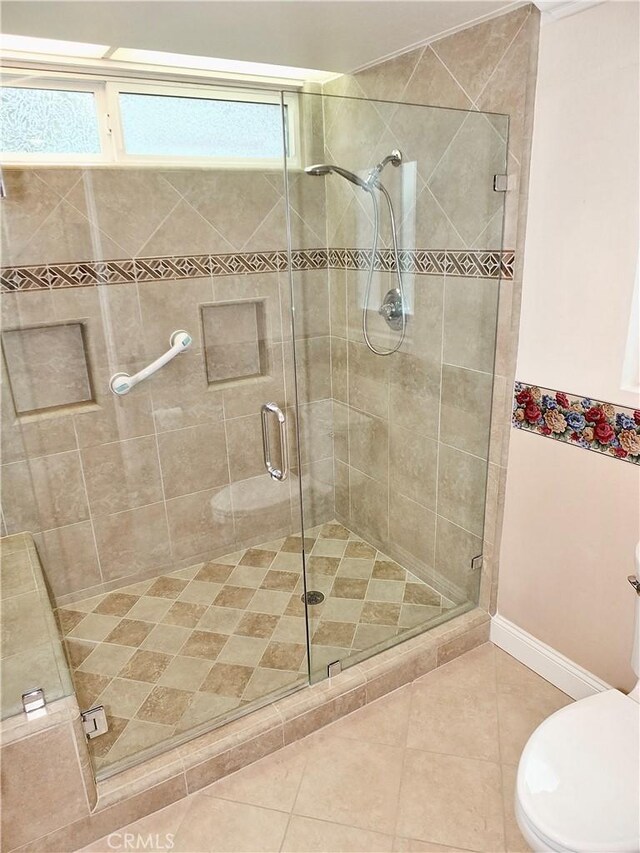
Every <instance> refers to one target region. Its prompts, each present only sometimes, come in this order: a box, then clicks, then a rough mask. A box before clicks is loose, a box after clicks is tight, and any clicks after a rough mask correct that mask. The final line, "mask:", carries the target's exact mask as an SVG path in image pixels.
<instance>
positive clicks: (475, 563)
mask: <svg viewBox="0 0 640 853" xmlns="http://www.w3.org/2000/svg"><path fill="white" fill-rule="evenodd" d="M483 561H484V557H483V555H482V554H478V556H477V557H472V558H471V568H472V569H474V570H475V569H481V568H482V563H483Z"/></svg>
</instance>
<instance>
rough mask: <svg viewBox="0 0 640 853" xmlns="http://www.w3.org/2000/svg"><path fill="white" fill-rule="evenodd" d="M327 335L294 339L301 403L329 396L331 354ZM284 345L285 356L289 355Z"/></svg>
mask: <svg viewBox="0 0 640 853" xmlns="http://www.w3.org/2000/svg"><path fill="white" fill-rule="evenodd" d="M330 351H331V350H330V342H329V337H328V336H327V337H317V338H306V339H298V340H297V341H296V374H297V379H298V399H299V401H300V402H301V403H309V402H311V401H313V400H325V399H328V398H329V397H331V356H330ZM288 352H289V350H288V348H286V347H285V354H286V355H285V357H289V356H288V355H287V354H288Z"/></svg>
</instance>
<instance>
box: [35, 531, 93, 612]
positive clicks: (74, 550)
mask: <svg viewBox="0 0 640 853" xmlns="http://www.w3.org/2000/svg"><path fill="white" fill-rule="evenodd" d="M36 542H37V543H38V548H39V549H40V553H41V558H42V564H43V569H44V572H45V576H46V578H47V581H48V583H49V585H50V586H51V590H52V592H53V594H54V596H56V597H57V596H61V595H66V594H67V593H70V592H75V591H77V590H79V589H85V588H89V587H92V586H95V585H96V584H99V583H100V582H101V580H102V575H101V574H100V567H99V564H98V554H97V551H96V545H95V540H94V537H93V529H92V526H91V523H90V522H89V521H82V522H80V523H79V524H71V525H69V526H68V527H57V528H55V529H53V530H46V531H44V532H43V533H41V534H39V535H38V536H36Z"/></svg>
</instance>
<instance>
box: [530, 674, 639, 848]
mask: <svg viewBox="0 0 640 853" xmlns="http://www.w3.org/2000/svg"><path fill="white" fill-rule="evenodd" d="M639 737H640V705H638V703H637V702H634V700H633V699H630V698H629V697H628V696H625V695H624V693H620V692H619V691H618V690H607V691H605V692H604V693H598V694H597V695H595V696H590V697H589V698H588V699H581V700H580V701H579V702H576V703H574V704H573V705H568V706H567V707H566V708H562V709H561V710H560V711H556V713H555V714H552V715H551V716H550V717H549V718H548V719H546V720H545V721H544V722H543V723H542V724H541V725H540V726H539V727H538V728H537V729H536V731H535V732H534V733H533V734H532V735H531V737H530V738H529V741H528V742H527V745H526V746H525V748H524V751H523V753H522V756H521V758H520V764H519V767H518V784H517V797H518V803H519V805H520V808H521V809H522V811H523V813H524V816H525V817H526V819H527V821H528V823H529V824H530V825H531V826H532V827H533V828H535V830H536V831H537V833H538V834H539V835H541V836H542V837H544V838H546V839H548V841H549V842H550V846H551V847H552V849H554V845H555V849H560V850H562V849H566V850H574V851H579V853H583V851H584V853H587V851H588V853H602V851H607V853H618V851H625V853H628V851H637V850H640V741H639Z"/></svg>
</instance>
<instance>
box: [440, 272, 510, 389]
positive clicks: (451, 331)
mask: <svg viewBox="0 0 640 853" xmlns="http://www.w3.org/2000/svg"><path fill="white" fill-rule="evenodd" d="M445 293H446V298H445V305H446V308H445V314H444V361H445V363H446V364H453V365H456V366H458V367H468V368H471V369H472V370H482V371H484V372H486V373H492V372H493V356H494V350H495V327H496V316H497V307H498V282H497V281H496V280H493V279H481V278H455V277H453V276H451V277H448V278H447V280H446V283H445Z"/></svg>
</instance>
